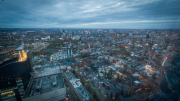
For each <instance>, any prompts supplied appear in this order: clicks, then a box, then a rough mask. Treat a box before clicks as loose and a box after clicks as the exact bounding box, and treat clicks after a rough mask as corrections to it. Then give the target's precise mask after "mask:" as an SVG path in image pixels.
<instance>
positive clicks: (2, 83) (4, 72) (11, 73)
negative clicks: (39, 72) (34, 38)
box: [0, 45, 33, 101]
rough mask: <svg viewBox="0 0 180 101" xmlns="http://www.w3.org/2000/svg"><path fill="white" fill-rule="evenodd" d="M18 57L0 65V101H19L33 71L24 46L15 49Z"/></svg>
mask: <svg viewBox="0 0 180 101" xmlns="http://www.w3.org/2000/svg"><path fill="white" fill-rule="evenodd" d="M15 52H16V53H17V54H18V57H16V58H13V59H10V60H8V61H5V62H3V63H2V64H0V101H2V100H7V101H9V100H18V101H21V98H22V97H23V94H24V92H25V89H26V88H27V86H28V84H29V81H30V77H31V72H32V71H33V69H32V66H31V61H30V59H29V57H28V56H29V55H28V51H26V50H25V47H24V45H22V46H20V47H19V48H17V49H15Z"/></svg>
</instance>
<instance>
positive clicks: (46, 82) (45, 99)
mask: <svg viewBox="0 0 180 101" xmlns="http://www.w3.org/2000/svg"><path fill="white" fill-rule="evenodd" d="M65 98H66V87H65V85H64V79H63V75H62V74H60V73H57V74H53V75H47V76H41V77H37V78H32V79H31V82H30V83H29V87H28V88H27V90H26V92H25V95H24V98H23V101H59V100H65Z"/></svg>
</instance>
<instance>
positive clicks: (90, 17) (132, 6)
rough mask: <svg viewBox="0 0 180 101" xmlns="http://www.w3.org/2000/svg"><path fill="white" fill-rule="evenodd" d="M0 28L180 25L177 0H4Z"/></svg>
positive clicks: (179, 10)
mask: <svg viewBox="0 0 180 101" xmlns="http://www.w3.org/2000/svg"><path fill="white" fill-rule="evenodd" d="M0 28H119V29H124V28H132V29H152V28H155V29H161V28H163V29H172V28H176V29H177V28H180V0H4V1H2V0H1V1H0Z"/></svg>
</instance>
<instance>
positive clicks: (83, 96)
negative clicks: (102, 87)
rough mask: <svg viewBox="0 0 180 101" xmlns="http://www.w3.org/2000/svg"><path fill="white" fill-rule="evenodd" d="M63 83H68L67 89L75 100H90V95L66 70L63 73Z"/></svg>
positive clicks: (78, 80)
mask: <svg viewBox="0 0 180 101" xmlns="http://www.w3.org/2000/svg"><path fill="white" fill-rule="evenodd" d="M64 78H65V83H66V84H67V85H69V89H70V91H71V93H72V94H73V96H74V97H75V99H76V100H77V101H91V100H92V99H93V97H92V95H91V94H90V93H89V92H88V91H87V90H86V88H85V87H84V86H83V85H82V83H81V82H80V79H77V78H76V77H75V76H74V75H73V74H72V73H69V72H66V73H65V74H64Z"/></svg>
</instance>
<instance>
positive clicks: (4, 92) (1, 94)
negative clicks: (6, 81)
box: [1, 90, 13, 95]
mask: <svg viewBox="0 0 180 101" xmlns="http://www.w3.org/2000/svg"><path fill="white" fill-rule="evenodd" d="M12 92H13V91H12V90H11V91H7V92H3V93H1V95H4V94H8V93H12Z"/></svg>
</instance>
